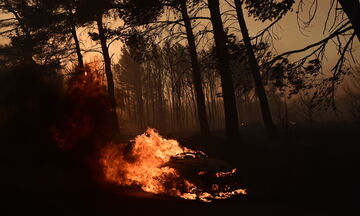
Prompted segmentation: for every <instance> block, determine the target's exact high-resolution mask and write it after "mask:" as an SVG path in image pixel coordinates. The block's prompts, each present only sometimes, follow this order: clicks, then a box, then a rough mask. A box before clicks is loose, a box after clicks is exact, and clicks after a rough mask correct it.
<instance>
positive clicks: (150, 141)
mask: <svg viewBox="0 0 360 216" xmlns="http://www.w3.org/2000/svg"><path fill="white" fill-rule="evenodd" d="M196 154H200V155H204V153H202V152H200V151H193V150H191V149H188V148H185V147H181V146H180V145H179V143H178V142H177V141H176V140H171V139H170V140H168V139H164V138H162V137H161V136H160V135H159V134H158V133H157V132H156V131H155V130H154V129H148V130H147V131H146V133H144V134H141V135H139V136H137V137H136V138H135V142H134V145H133V146H132V148H131V149H127V147H126V146H124V145H114V144H111V145H108V146H107V147H106V148H105V149H104V150H103V152H102V157H101V163H102V165H103V168H104V174H105V178H106V179H107V180H108V181H110V182H114V183H117V184H119V185H123V186H133V185H136V186H140V187H141V188H142V190H144V191H146V192H151V193H154V194H168V195H171V196H177V197H182V198H184V199H200V200H202V201H210V200H211V199H225V198H228V197H230V196H234V195H238V194H246V191H245V190H243V189H237V190H232V191H227V192H217V193H216V194H214V193H210V192H206V191H203V190H200V189H198V188H197V187H196V186H195V185H194V184H193V183H191V182H190V181H189V180H187V179H185V178H183V177H181V176H180V174H179V173H178V172H177V171H176V170H175V169H174V168H171V167H169V166H166V164H167V163H168V162H169V161H170V159H171V158H173V157H184V156H186V155H192V156H193V157H195V155H196ZM235 171H236V169H234V170H232V171H231V172H229V173H226V172H221V173H220V174H219V173H217V174H216V176H217V177H219V176H225V175H227V174H229V175H231V174H233V173H234V172H235ZM218 175H219V176H218ZM215 188H216V187H215Z"/></svg>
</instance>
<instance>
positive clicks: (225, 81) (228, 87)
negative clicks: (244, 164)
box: [208, 0, 240, 142]
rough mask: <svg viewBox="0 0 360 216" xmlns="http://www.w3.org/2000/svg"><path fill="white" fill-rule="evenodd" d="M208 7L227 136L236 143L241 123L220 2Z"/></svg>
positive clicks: (216, 0) (213, 2) (212, 3)
mask: <svg viewBox="0 0 360 216" xmlns="http://www.w3.org/2000/svg"><path fill="white" fill-rule="evenodd" d="M208 6H209V10H210V15H211V23H212V25H213V31H214V38H215V46H216V47H215V48H216V56H217V65H218V69H219V71H220V76H221V86H222V91H223V98H224V110H225V128H226V136H227V137H228V139H229V140H230V141H231V142H236V141H238V140H239V139H240V131H239V122H238V115H237V109H236V101H235V93H234V86H233V80H232V74H231V69H230V61H229V53H228V50H227V46H226V40H227V38H226V34H225V32H224V27H223V24H222V20H221V14H220V8H219V0H208Z"/></svg>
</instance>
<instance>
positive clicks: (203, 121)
mask: <svg viewBox="0 0 360 216" xmlns="http://www.w3.org/2000/svg"><path fill="white" fill-rule="evenodd" d="M181 15H182V18H183V20H184V24H185V28H186V36H187V41H188V45H189V51H190V58H191V67H192V75H193V82H194V88H195V95H196V105H197V112H198V118H199V123H200V131H201V135H202V136H207V135H208V134H209V123H208V119H207V115H206V107H205V97H204V92H203V89H202V84H201V82H202V81H201V72H200V66H199V61H198V56H197V52H196V44H195V37H194V33H193V30H192V26H191V22H190V18H189V15H188V11H187V6H186V0H183V1H181Z"/></svg>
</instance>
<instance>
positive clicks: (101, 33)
mask: <svg viewBox="0 0 360 216" xmlns="http://www.w3.org/2000/svg"><path fill="white" fill-rule="evenodd" d="M96 23H97V27H98V31H99V39H100V43H101V49H102V54H103V58H104V64H105V74H106V80H107V88H108V94H109V99H110V105H111V112H112V126H113V131H112V133H114V134H113V135H115V136H117V134H118V133H119V132H120V130H119V122H118V118H117V114H116V101H115V90H114V80H113V74H112V71H111V59H110V56H109V49H108V47H107V43H106V36H105V29H104V27H103V22H102V15H99V16H98V17H97V20H96Z"/></svg>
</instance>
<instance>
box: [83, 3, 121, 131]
mask: <svg viewBox="0 0 360 216" xmlns="http://www.w3.org/2000/svg"><path fill="white" fill-rule="evenodd" d="M114 7H115V2H114V1H112V0H106V1H101V2H100V1H85V0H79V1H78V2H77V16H78V17H79V19H80V20H82V21H83V22H84V23H86V22H95V23H96V26H97V30H98V32H97V33H89V35H90V36H91V38H92V39H93V40H94V41H99V42H100V45H101V50H102V55H103V59H104V66H105V74H106V80H107V89H108V94H109V98H110V102H111V108H112V113H113V122H112V125H113V130H114V134H115V135H116V134H118V133H119V122H118V117H117V113H116V100H115V90H114V88H115V87H114V79H113V73H112V68H111V58H110V54H109V47H108V39H109V37H111V31H110V30H109V29H107V28H106V27H104V23H103V19H104V16H105V15H109V13H110V12H109V11H110V9H113V8H114Z"/></svg>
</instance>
